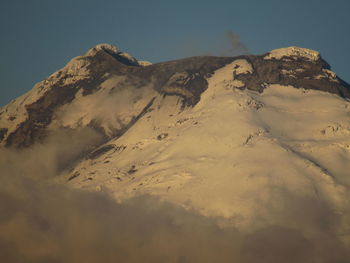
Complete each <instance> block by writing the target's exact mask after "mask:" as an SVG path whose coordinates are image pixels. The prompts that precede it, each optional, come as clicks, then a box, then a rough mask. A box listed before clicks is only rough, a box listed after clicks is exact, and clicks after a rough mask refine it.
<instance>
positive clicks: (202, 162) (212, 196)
mask: <svg viewBox="0 0 350 263" xmlns="http://www.w3.org/2000/svg"><path fill="white" fill-rule="evenodd" d="M252 71H253V69H252V67H251V65H250V63H249V62H248V61H246V60H244V59H239V60H235V61H233V62H232V63H230V64H227V65H226V66H224V67H222V68H220V69H218V70H217V71H215V74H213V75H212V76H210V77H209V78H208V89H207V90H206V91H205V92H204V93H202V95H201V97H200V101H199V102H198V103H197V104H196V105H195V106H194V107H193V108H185V109H183V108H182V107H181V103H180V100H179V98H178V97H177V96H167V97H160V96H158V97H156V99H155V101H154V102H153V104H152V106H151V107H150V108H149V110H148V111H147V113H146V114H145V115H144V116H142V118H141V119H139V120H138V122H136V123H135V124H134V125H133V126H132V127H131V128H130V129H129V130H128V131H127V132H126V133H124V134H123V135H122V136H121V137H119V138H116V139H112V140H110V141H108V142H107V143H106V144H105V145H103V146H101V147H100V148H98V149H97V150H95V151H94V152H92V153H91V154H90V155H89V156H88V157H87V158H86V159H85V160H83V161H81V162H80V163H78V164H77V165H76V166H75V167H73V169H72V170H70V172H68V174H66V175H65V180H66V181H67V182H68V183H69V184H70V185H72V186H74V187H77V188H86V189H90V190H98V191H107V192H110V193H111V194H113V195H114V196H115V197H116V199H118V200H123V199H124V198H128V197H131V196H134V195H139V194H145V193H147V194H151V195H155V196H159V197H160V198H162V199H165V200H169V201H171V202H174V203H177V204H180V205H182V206H184V207H188V208H193V209H195V210H198V211H200V212H201V213H203V214H204V215H208V216H220V217H224V218H227V219H228V220H229V221H231V223H233V224H235V225H238V226H240V227H242V228H245V227H246V226H247V227H248V226H249V227H251V224H252V222H256V219H257V218H259V217H262V218H264V220H265V221H264V222H261V224H274V223H277V222H276V220H278V219H276V217H275V215H272V214H271V207H274V208H275V209H278V208H283V206H284V205H285V200H284V199H283V198H284V197H283V196H282V195H280V192H279V191H282V190H283V192H289V193H291V194H292V195H293V196H297V197H300V198H311V199H315V200H323V201H325V202H327V203H329V204H331V206H332V207H333V208H334V209H335V211H336V212H337V213H339V214H341V215H343V216H344V217H343V222H341V223H339V231H340V232H341V231H344V229H348V228H349V227H350V225H349V222H350V218H348V217H347V216H348V214H346V213H345V211H346V209H347V207H349V205H350V204H349V200H348V199H347V198H346V197H347V196H349V186H350V174H349V171H350V102H349V101H348V100H346V99H343V98H341V97H339V96H337V95H334V94H329V93H326V92H322V91H316V90H306V89H296V88H295V87H292V86H283V85H278V84H273V85H268V84H266V87H265V89H264V91H263V92H262V93H259V92H256V91H251V90H241V89H239V88H242V86H244V83H242V81H241V80H239V76H240V75H241V74H249V73H252ZM232 76H235V78H233V77H232ZM146 102H147V100H145V101H144V103H146ZM266 204H269V209H267V208H266V206H265V205H266ZM291 224H292V225H293V223H291Z"/></svg>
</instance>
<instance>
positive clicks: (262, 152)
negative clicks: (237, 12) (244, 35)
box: [0, 44, 350, 263]
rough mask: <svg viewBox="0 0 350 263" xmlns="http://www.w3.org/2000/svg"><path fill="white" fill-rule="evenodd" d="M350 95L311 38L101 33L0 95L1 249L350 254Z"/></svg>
mask: <svg viewBox="0 0 350 263" xmlns="http://www.w3.org/2000/svg"><path fill="white" fill-rule="evenodd" d="M349 98H350V88H349V84H347V83H345V82H344V81H343V80H341V79H340V78H338V77H337V75H336V73H334V72H332V71H331V67H330V65H329V64H328V63H327V62H326V61H324V60H323V59H322V57H321V55H320V54H319V53H318V52H316V51H313V50H309V49H303V48H298V47H289V48H282V49H277V50H273V51H271V52H269V53H267V54H263V55H258V56H255V55H243V56H238V57H209V56H205V57H192V58H187V59H183V60H177V61H169V62H165V63H157V64H152V63H150V62H144V61H138V60H137V59H135V58H133V57H132V56H131V55H129V54H127V53H124V52H121V51H119V50H118V49H117V48H116V47H114V46H111V45H108V44H102V45H98V46H96V47H94V48H92V49H90V50H89V51H88V52H87V53H86V54H84V55H82V56H79V57H76V58H74V59H72V60H71V61H70V62H69V63H68V64H67V65H66V66H65V67H64V68H63V69H61V70H59V71H57V72H56V73H54V74H53V75H51V76H50V77H49V78H47V79H45V80H43V81H42V82H40V83H38V84H37V85H35V86H34V88H33V89H32V90H31V91H29V92H28V93H26V94H24V95H23V96H21V97H19V98H17V99H16V100H14V101H12V102H11V103H10V104H8V105H6V106H4V107H2V108H0V141H1V145H2V146H1V148H0V167H1V177H0V180H1V182H0V200H1V206H0V259H1V260H2V261H4V262H77V261H84V262H269V263H271V262H327V263H328V262H350V261H349V259H350V251H349V249H350V232H349V231H350V210H349V208H350V206H349V200H350V199H349V197H350V194H349V185H350V173H349V171H350V162H349V161H350V102H349Z"/></svg>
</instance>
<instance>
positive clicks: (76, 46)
mask: <svg viewBox="0 0 350 263" xmlns="http://www.w3.org/2000/svg"><path fill="white" fill-rule="evenodd" d="M349 11H350V1H349V0H332V1H330V0H329V1H328V0H318V1H317V0H241V1H235V0H227V1H224V0H222V1H220V0H216V1H208V0H201V1H199V0H198V1H196V0H195V1H193V0H192V1H191V0H187V1H184V0H171V1H168V0H162V1H152V0H138V1H136V0H125V1H112V0H60V1H57V0H55V1H54V0H2V1H1V6H0V40H1V41H0V59H1V60H0V77H1V83H0V85H1V86H0V91H1V93H0V105H4V104H6V103H8V102H9V101H10V100H11V99H13V98H16V97H17V96H19V95H21V94H23V93H24V92H26V91H28V90H30V89H31V88H32V86H33V85H34V84H35V83H36V82H39V81H40V80H42V79H44V78H46V77H48V76H49V75H50V74H51V73H53V72H55V71H56V70H58V69H59V68H61V67H63V66H64V65H65V64H66V63H67V62H68V61H69V60H70V59H71V58H72V57H75V56H78V55H81V54H83V53H84V52H85V51H87V50H88V49H89V48H91V47H93V46H95V45H96V44H98V43H105V42H106V43H110V44H113V45H115V46H117V47H119V49H121V50H122V51H126V52H128V53H130V54H132V55H133V56H135V57H136V58H137V59H142V60H149V61H151V62H160V61H166V60H172V59H178V58H182V57H186V56H191V55H202V54H203V55H204V54H210V55H230V54H229V53H230V49H229V39H228V38H227V37H226V33H227V32H233V33H234V34H236V35H239V36H240V39H241V41H242V43H244V45H245V46H246V47H247V49H248V51H249V52H250V53H252V54H261V53H265V52H267V51H269V50H271V49H275V48H280V47H286V46H291V45H296V46H301V47H306V48H311V49H314V50H317V51H319V52H321V54H322V56H323V57H324V58H325V59H326V60H327V61H328V62H329V63H330V64H331V65H332V68H333V70H334V71H335V72H336V73H337V74H338V75H339V76H340V77H341V78H343V79H344V80H346V81H347V82H350V67H349V66H350V51H349V48H350V29H349V28H350V16H349Z"/></svg>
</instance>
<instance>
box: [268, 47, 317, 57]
mask: <svg viewBox="0 0 350 263" xmlns="http://www.w3.org/2000/svg"><path fill="white" fill-rule="evenodd" d="M290 57H294V58H303V59H306V60H309V61H318V60H319V59H320V58H321V56H320V53H319V52H317V51H315V50H312V49H307V48H301V47H296V46H291V47H286V48H278V49H274V50H271V51H270V52H269V53H268V54H267V55H266V56H265V57H264V59H278V60H284V59H285V58H290Z"/></svg>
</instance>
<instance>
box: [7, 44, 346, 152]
mask: <svg viewBox="0 0 350 263" xmlns="http://www.w3.org/2000/svg"><path fill="white" fill-rule="evenodd" d="M120 54H121V53H120V52H119V53H113V52H111V51H109V50H105V49H103V48H102V49H100V50H97V51H96V50H95V52H94V53H93V55H90V56H85V57H83V58H81V59H82V60H84V61H85V62H86V63H87V64H88V66H87V69H88V71H89V72H90V74H89V75H88V77H85V78H81V79H79V78H77V80H74V81H68V82H66V80H67V78H70V79H72V78H74V76H72V75H69V74H67V73H66V74H63V73H62V74H61V72H58V74H57V76H56V78H57V79H56V81H55V82H54V84H53V85H52V86H50V87H49V89H47V91H46V93H45V94H44V95H43V96H41V97H40V98H39V99H38V100H37V101H35V102H34V103H31V104H29V105H26V106H25V109H26V111H27V114H28V117H27V119H26V120H25V121H24V122H22V123H20V124H19V126H18V127H17V128H16V129H15V130H14V131H11V132H8V129H7V127H0V141H2V140H4V145H5V146H7V147H28V146H30V145H32V144H33V143H34V142H36V141H40V140H42V139H44V138H45V136H46V135H47V126H48V125H49V124H50V123H51V121H52V118H53V116H54V113H55V111H56V110H57V109H58V108H59V107H60V106H62V105H65V104H67V103H70V102H72V101H73V100H74V98H75V96H76V94H77V92H78V91H81V93H82V95H83V96H88V95H90V94H93V93H95V92H96V91H98V90H99V88H100V84H101V83H102V82H103V81H105V80H106V79H107V78H108V76H110V75H113V76H123V77H125V79H126V83H127V85H128V86H132V87H135V88H141V87H143V86H146V85H148V86H152V87H153V89H154V90H155V91H157V92H158V93H159V94H160V95H163V96H172V95H175V96H179V97H181V98H182V107H183V108H185V107H191V106H194V105H195V104H196V103H198V101H199V100H200V96H201V94H202V93H203V92H204V91H205V90H206V89H207V88H208V83H207V80H206V79H207V78H208V77H210V75H211V74H213V73H214V71H215V70H217V69H219V68H221V67H223V66H225V65H227V64H229V63H231V62H233V61H235V60H237V59H244V60H246V61H247V62H248V63H250V64H251V66H252V72H251V73H244V74H239V75H237V76H232V77H233V78H235V79H237V80H240V81H242V82H243V83H244V87H242V88H246V89H249V90H254V91H258V92H263V90H264V89H265V88H266V86H267V84H281V85H292V86H294V87H296V88H304V89H314V90H322V91H326V92H330V93H334V94H337V95H339V96H342V97H346V98H350V86H349V84H347V83H345V82H344V81H342V80H341V79H339V78H338V77H336V76H332V75H330V74H331V73H330V71H329V68H330V66H329V65H328V64H327V63H326V62H325V61H323V60H322V59H321V58H320V59H318V60H315V61H311V60H308V59H306V58H303V57H298V56H297V57H285V58H283V59H265V55H266V54H265V55H262V56H253V55H245V56H238V57H208V56H203V57H191V58H186V59H181V60H176V61H170V62H164V63H157V64H153V65H150V66H147V67H142V66H140V65H138V63H137V61H136V60H135V61H136V62H135V61H134V60H132V59H128V57H125V56H122V55H120ZM67 83H68V84H67ZM152 102H153V100H152V101H151V102H150V103H149V104H148V105H147V106H146V108H145V109H144V110H143V111H142V112H139V113H137V114H136V115H135V116H134V117H133V118H132V120H131V122H130V123H128V124H126V125H125V127H122V128H121V129H120V130H119V132H118V134H116V136H120V135H122V134H123V133H124V132H125V131H126V130H127V129H128V128H130V127H131V126H132V125H133V124H134V123H135V122H136V121H137V120H138V119H139V118H140V117H142V115H143V114H144V111H147V110H148V108H149V107H150V106H151V105H152ZM95 126H96V125H95ZM93 128H95V129H96V130H97V131H99V132H100V133H103V129H99V127H93ZM8 133H9V134H8ZM6 136H7V137H6Z"/></svg>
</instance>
